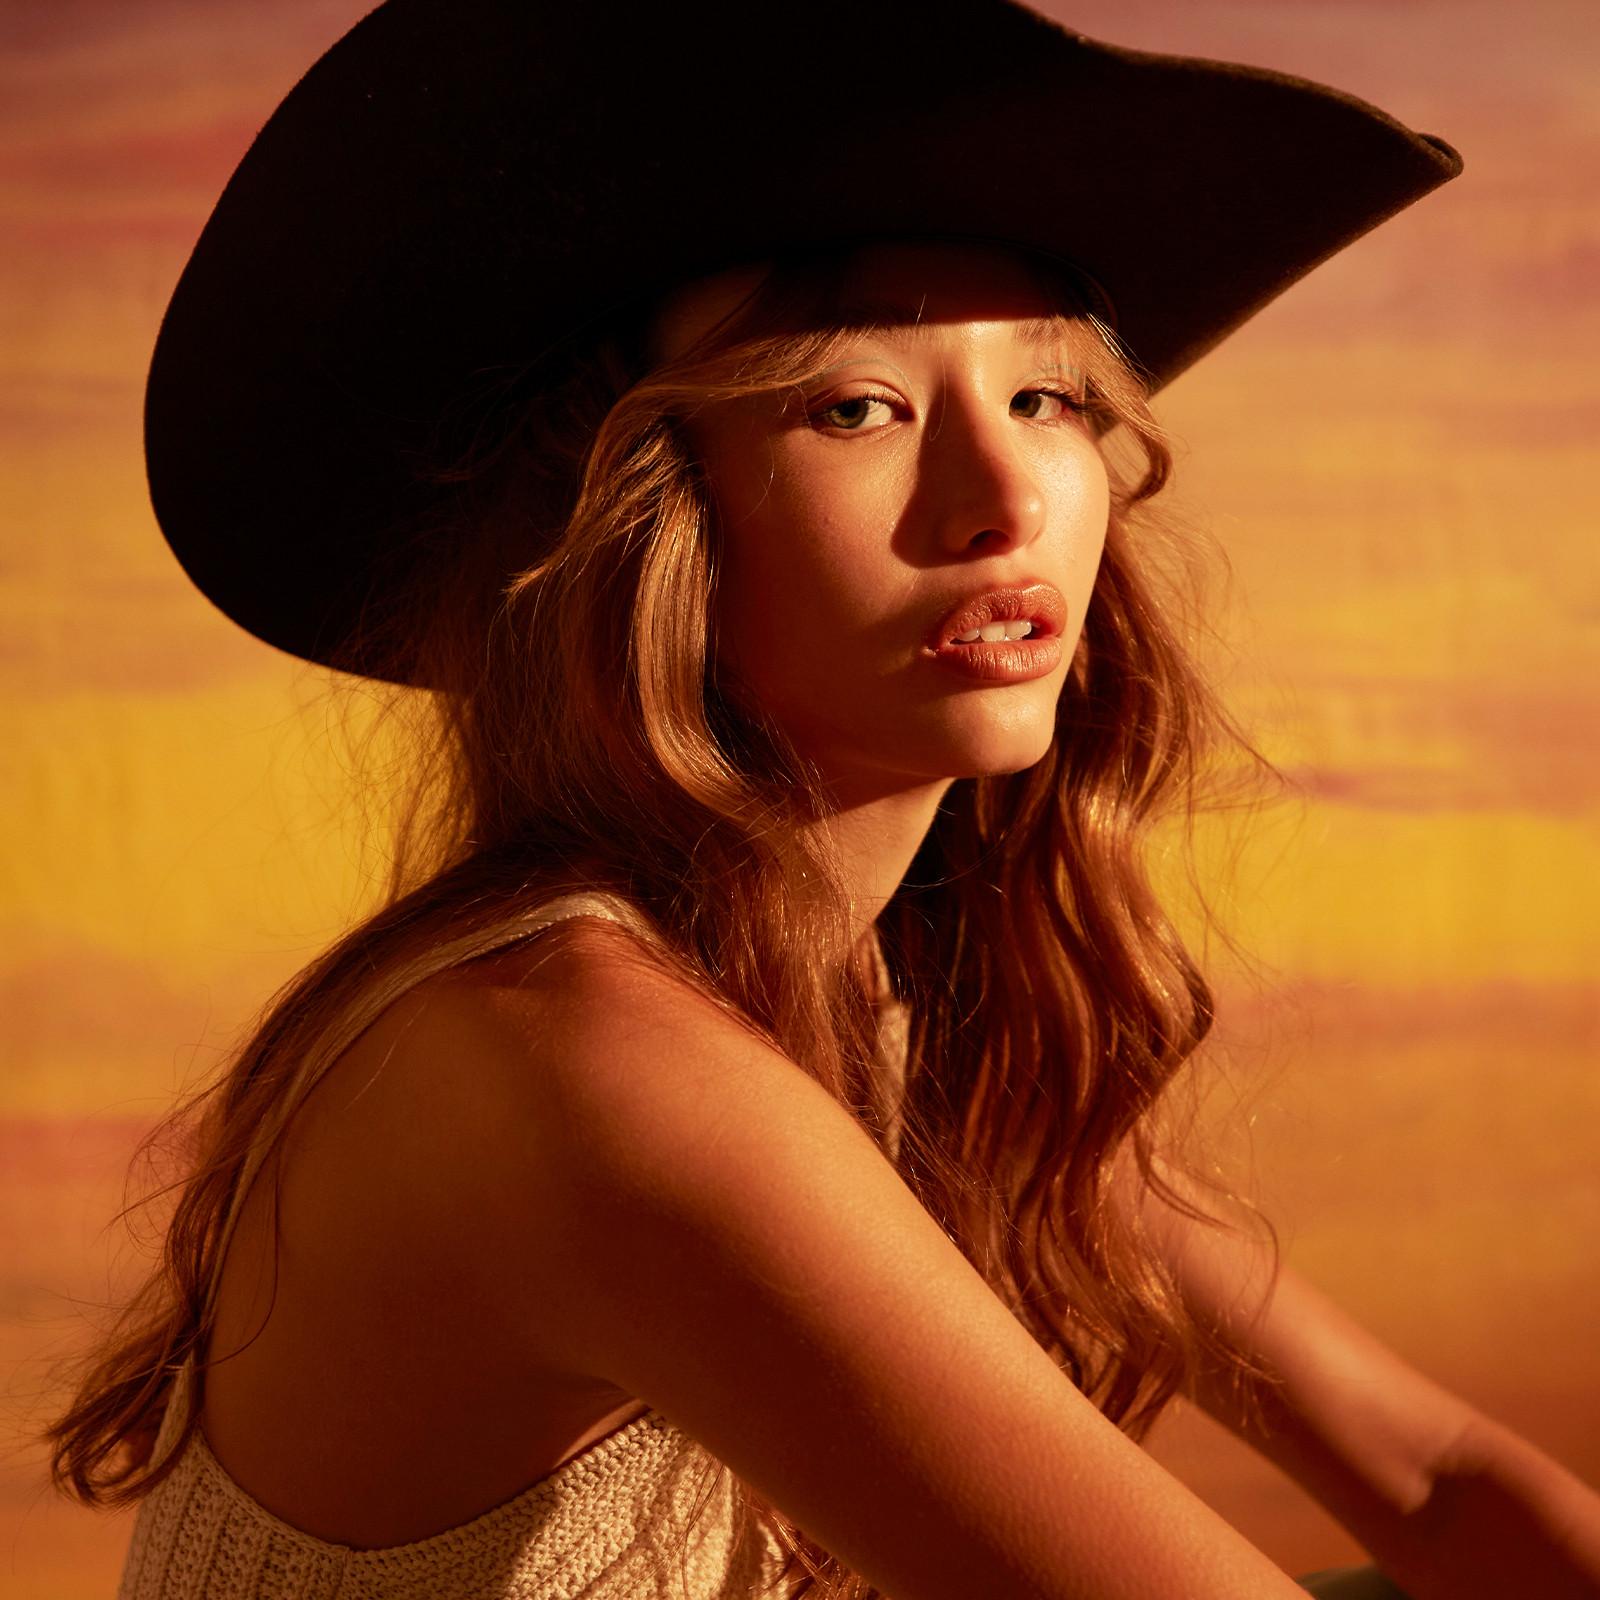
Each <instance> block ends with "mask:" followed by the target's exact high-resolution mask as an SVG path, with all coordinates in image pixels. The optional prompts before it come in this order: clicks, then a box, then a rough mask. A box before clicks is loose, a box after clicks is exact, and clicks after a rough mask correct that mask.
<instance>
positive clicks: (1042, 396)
mask: <svg viewBox="0 0 1600 1600" xmlns="http://www.w3.org/2000/svg"><path fill="white" fill-rule="evenodd" d="M1028 399H1035V400H1044V401H1053V402H1054V403H1055V406H1056V411H1055V414H1054V416H1048V415H1043V414H1041V413H1040V412H1037V411H1030V412H1028V413H1027V420H1028V421H1030V422H1050V421H1056V420H1059V419H1060V418H1061V417H1063V416H1067V417H1077V416H1081V415H1082V414H1083V413H1084V412H1085V411H1087V410H1088V409H1089V403H1088V401H1087V400H1085V399H1084V397H1083V396H1082V395H1081V394H1078V393H1076V392H1075V391H1074V390H1071V389H1020V390H1018V391H1017V393H1016V395H1015V396H1014V397H1013V399H1012V409H1013V411H1015V409H1016V402H1017V401H1018V400H1028Z"/></svg>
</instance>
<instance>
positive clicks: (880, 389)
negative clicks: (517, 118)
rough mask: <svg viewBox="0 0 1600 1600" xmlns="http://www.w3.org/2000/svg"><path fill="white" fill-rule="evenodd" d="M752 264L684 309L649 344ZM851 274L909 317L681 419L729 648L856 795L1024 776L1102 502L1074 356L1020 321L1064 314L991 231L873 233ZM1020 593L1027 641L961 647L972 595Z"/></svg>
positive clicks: (1094, 543)
mask: <svg viewBox="0 0 1600 1600" xmlns="http://www.w3.org/2000/svg"><path fill="white" fill-rule="evenodd" d="M758 276H759V269H756V271H755V273H754V274H752V272H751V271H748V270H746V271H743V272H740V273H730V274H726V275H724V276H723V277H721V278H713V279H708V280H703V281H702V282H701V283H699V284H698V285H696V286H694V287H693V289H692V290H690V291H688V292H686V293H684V294H683V295H681V296H680V297H678V298H676V299H675V300H674V301H672V302H670V303H669V304H668V305H667V306H666V307H664V308H663V311H662V313H661V314H660V316H659V317H658V319H657V323H656V328H655V345H656V348H657V351H658V353H659V354H662V355H671V354H675V353H676V352H677V351H678V350H680V349H682V348H684V347H685V346H686V345H687V344H688V343H689V342H690V340H691V339H692V338H693V337H694V336H695V335H696V334H698V333H699V332H700V331H701V330H702V329H703V328H705V327H706V326H708V325H709V324H710V323H711V322H713V321H715V320H716V319H717V318H718V317H720V316H721V315H722V314H723V313H724V312H726V311H727V310H729V309H731V307H732V306H734V305H735V304H737V303H738V302H739V301H740V300H741V299H742V298H743V297H744V295H745V294H746V293H747V292H748V291H749V289H750V288H751V287H752V286H753V283H754V281H755V278H756V277H758ZM844 290H845V293H844V301H845V303H846V304H849V305H856V304H862V303H865V304H870V305H872V306H874V307H880V306H884V305H888V306H897V307H904V308H905V309H904V314H903V316H897V317H895V318H893V319H892V323H893V325H892V326H890V327H889V328H888V330H887V331H886V332H884V333H881V334H878V335H876V336H868V335H867V334H866V333H863V334H862V335H861V336H860V337H859V338H857V339H853V340H852V342H851V344H850V345H849V347H848V348H847V349H846V350H845V351H844V353H843V355H842V358H841V359H840V362H839V364H838V365H836V366H834V367H833V368H831V370H829V371H828V372H826V373H825V374H824V375H822V376H821V377H819V378H818V379H816V380H814V381H812V382H809V383H807V384H804V385H802V386H801V388H800V389H799V390H798V391H785V392H782V393H773V394H767V395H763V396H759V397H755V398H745V399H739V400H734V401H729V402H723V403H719V404H716V405H713V406H710V407H707V408H706V409H705V410H704V411H702V412H700V413H699V414H697V415H696V416H695V417H694V418H693V419H691V420H690V422H689V423H688V425H687V432H688V439H689V443H690V446H691V448H692V449H693V450H694V452H695V454H696V456H697V457H698V459H699V460H700V462H701V464H702V466H703V468H704V470H705V473H706V476H707V480H708V483H709V485H710V489H711V494H712V498H713V501H714V504H715V508H716V515H717V520H718V525H719V529H720V536H721V550H722V560H721V568H720V575H719V579H718V587H717V596H716V606H717V615H716V624H717V654H718V661H719V664H720V665H721V667H722V668H723V670H724V673H725V674H728V675H731V676H732V678H733V679H734V680H736V682H737V685H738V686H739V691H740V692H741V693H742V695H743V696H745V697H746V698H749V699H751V700H753V701H754V702H755V703H756V704H757V705H758V706H759V707H760V708H761V709H762V710H763V711H764V712H765V713H766V715H767V716H769V717H770V718H772V719H773V720H775V721H776V722H777V723H778V725H779V726H780V727H781V728H782V729H783V730H784V731H785V733H786V734H787V735H788V736H789V738H790V739H792V740H793V741H794V742H795V744H796V745H797V746H798V747H799V748H800V750H801V751H802V752H803V753H804V754H806V755H807V756H809V757H810V758H811V759H812V760H814V761H815V762H817V763H818V764H819V766H820V767H821V769H822V771H823V773H824V774H825V776H826V777H827V778H828V780H829V781H830V783H831V784H832V785H833V787H834V789H835V792H836V794H837V795H838V796H839V797H840V798H841V800H845V801H858V800H862V799H868V798H873V797H875V796H879V795H884V794H888V793H891V792H894V791H896V790H904V789H909V788H912V787H918V786H925V785H927V784H930V783H937V782H940V781H941V780H943V781H948V780H950V779H952V778H960V777H975V776H980V775H984V774H990V773H1002V772H1015V771H1019V770H1021V769H1022V768H1025V767H1028V766H1031V765H1032V764H1033V763H1034V762H1036V761H1038V760H1039V759H1040V758H1041V757H1042V756H1043V755H1044V753H1045V752H1046V750H1047V749H1048V748H1049V746H1050V743H1051V740H1052V738H1053V735H1054V724H1055V713H1056V702H1057V699H1058V697H1059V696H1060V693H1061V689H1062V686H1063V684H1064V682H1065V680H1066V674H1067V668H1068V665H1069V663H1070V661H1071V659H1072V655H1073V651H1074V649H1075V647H1076V644H1077V641H1078V637H1079V634H1080V632H1081V630H1082V627H1083V620H1084V614H1085V611H1086V609H1087V606H1088V602H1089V595H1090V591H1091V590H1092V588H1093V586H1094V580H1095V573H1096V571H1097V569H1098V565H1099V561H1100V554H1101V550H1102V548H1103V545H1104V541H1105V533H1106V519H1107V515H1108V511H1109V499H1110V497H1109V489H1108V484H1107V477H1106V470H1105V466H1104V463H1103V460H1102V457H1101V454H1100V450H1099V447H1098V445H1097V444H1096V442H1095V440H1094V438H1093V437H1092V435H1091V434H1090V432H1089V429H1088V427H1087V424H1086V423H1085V421H1084V420H1083V418H1082V417H1081V416H1080V414H1079V413H1078V411H1077V410H1075V409H1074V407H1073V405H1072V403H1071V399H1072V396H1073V391H1074V390H1076V389H1078V388H1079V387H1080V386H1081V377H1080V375H1079V373H1078V372H1077V371H1076V370H1075V363H1074V362H1073V360H1072V353H1071V351H1070V350H1065V351H1064V350H1063V349H1061V347H1060V346H1059V344H1054V343H1053V344H1050V345H1048V346H1037V345H1034V344H1032V343H1030V342H1029V341H1028V339H1027V338H1026V337H1025V334H1026V330H1025V329H1024V327H1023V326H1022V324H1023V322H1024V320H1025V319H1028V318H1037V317H1043V316H1046V315H1049V314H1050V313H1052V312H1054V311H1055V310H1057V309H1058V307H1057V306H1056V305H1055V304H1053V303H1052V301H1051V300H1050V299H1049V297H1048V296H1047V295H1046V294H1045V292H1044V291H1043V290H1042V289H1041V288H1040V287H1039V285H1038V284H1037V282H1036V280H1035V279H1034V278H1033V276H1032V275H1031V273H1029V271H1028V270H1027V268H1026V266H1025V265H1024V264H1023V263H1022V262H1021V261H1020V260H1018V259H1017V258H1015V257H1014V256H1012V255H1010V254H1009V253H1007V252H1004V251H1001V250H998V249H989V248H987V247H977V246H973V247H967V246H951V245H937V246H935V245H909V244H902V245H893V246H891V245H882V246H875V247H873V248H871V249H866V250H863V251H861V252H859V253H858V254H857V255H855V256H854V257H852V258H851V261H850V263H849V266H848V271H847V277H846V282H845V284H844ZM1085 337H1086V338H1092V337H1093V335H1092V334H1087V333H1086V335H1085ZM1018 589H1023V590H1026V591H1027V594H1026V595H1025V596H1024V597H1023V599H1022V600H1021V601H1020V602H1019V603H1018V604H1016V605H1014V606H1013V607H1012V609H1013V610H1020V611H1021V612H1022V613H1023V614H1024V616H1030V615H1031V616H1032V617H1033V618H1034V621H1035V634H1034V636H1033V637H1031V638H1025V639H1024V640H1023V641H1022V642H1021V643H1020V644H1011V645H1007V644H1004V643H985V642H984V641H983V640H982V639H980V640H979V641H977V642H976V643H975V644H972V645H959V644H958V645H951V644H949V643H948V641H947V636H948V634H949V633H950V632H951V630H952V628H953V626H954V624H955V622H956V621H957V620H959V619H960V613H961V611H962V610H963V608H964V605H965V603H966V602H968V601H974V600H976V601H979V602H980V604H981V601H982V597H983V596H985V595H992V594H993V593H994V592H996V591H1008V590H1011V591H1014V590H1018ZM1052 590H1053V591H1054V593H1055V596H1057V597H1058V599H1056V600H1055V601H1054V602H1052V598H1051V595H1050V591H1052ZM993 626H994V625H993V623H992V622H991V625H990V631H991V632H992V631H993ZM962 631H965V632H970V631H971V624H970V619H968V625H967V626H966V627H964V628H963V629H962ZM1010 631H1011V632H1016V631H1018V629H1017V627H1016V626H1015V625H1013V627H1012V629H1011V630H1010ZM1046 635H1048V636H1046Z"/></svg>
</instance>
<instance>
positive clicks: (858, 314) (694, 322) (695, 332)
mask: <svg viewBox="0 0 1600 1600" xmlns="http://www.w3.org/2000/svg"><path fill="white" fill-rule="evenodd" d="M772 269H773V263H772V262H770V261H769V262H758V263H754V264H749V265H742V266H739V267H735V268H730V269H729V270H728V271H726V272H721V273H717V274H715V275H713V276H710V277H705V278H698V279H696V280H694V281H693V282H692V283H689V284H686V285H683V286H682V287H680V288H679V289H678V290H677V291H676V292H675V293H674V294H672V295H670V296H669V297H668V298H667V299H666V300H665V301H664V302H663V304H662V305H661V307H660V308H659V309H658V311H657V313H656V316H655V318H654V319H653V322H652V329H651V343H652V348H653V351H654V353H655V354H656V356H657V357H658V358H660V359H670V358H671V357H673V356H675V355H677V354H679V353H681V352H682V351H683V350H685V349H686V348H687V347H688V346H689V345H690V344H691V343H693V341H694V340H695V339H696V338H698V337H699V336H700V334H701V333H703V332H705V331H706V329H708V328H710V327H711V326H713V325H714V324H715V323H717V322H719V321H720V320H721V319H722V318H723V317H724V316H726V315H727V314H728V313H729V312H731V311H733V310H734V309H735V308H737V307H738V306H739V305H741V304H742V303H743V302H744V301H745V300H746V299H747V298H748V297H749V296H750V295H751V294H752V293H754V292H755V291H756V290H757V289H759V288H760V287H761V285H762V284H763V283H764V282H766V280H767V278H768V277H769V275H770V274H771V272H772ZM830 287H831V292H830V294H829V296H828V302H829V303H828V312H829V316H830V319H832V320H837V321H838V322H842V323H846V324H849V325H851V326H854V327H858V328H860V329H861V330H862V332H863V333H864V334H868V335H872V334H878V335H882V336H887V337H893V338H895V339H897V340H906V341H912V342H920V341H924V340H933V339H938V338H940V337H948V335H949V334H950V333H951V332H952V331H955V330H958V329H963V328H965V327H966V326H968V325H971V324H1008V325H1012V331H1013V333H1014V335H1015V337H1016V338H1017V339H1018V341H1019V342H1021V343H1024V344H1039V343H1045V342H1048V341H1051V340H1054V339H1055V338H1057V337H1059V332H1060V328H1059V324H1058V323H1055V322H1054V321H1052V320H1051V319H1052V316H1053V315H1059V314H1060V312H1061V311H1062V310H1063V309H1066V308H1064V307H1063V305H1062V304H1061V301H1060V299H1059V297H1058V295H1057V294H1056V293H1055V292H1053V291H1052V290H1051V289H1049V288H1048V287H1047V286H1046V284H1045V282H1044V280H1043V278H1042V277H1041V275H1040V274H1039V273H1038V272H1037V271H1036V270H1035V269H1034V267H1033V266H1032V264H1031V263H1030V262H1029V261H1028V260H1027V259H1026V258H1025V257H1024V256H1023V255H1022V254H1020V253H1019V252H1016V251H1012V250H1009V249H1007V248H1006V247H1004V246H1002V245H991V244H984V243H966V242H961V243H946V242H939V243H922V242H906V243H884V244H873V245H867V246H862V247H860V248H858V249H856V250H854V251H852V252H850V253H849V254H848V255H846V256H845V257H844V258H843V260H842V262H841V263H840V266H839V269H838V271H837V273H836V275H835V278H834V281H833V283H832V284H831V286H830Z"/></svg>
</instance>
